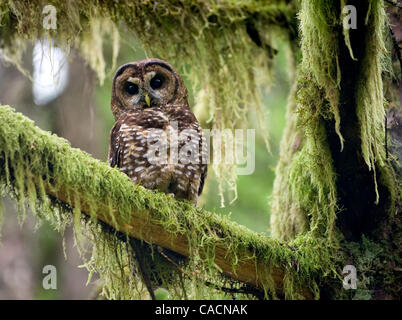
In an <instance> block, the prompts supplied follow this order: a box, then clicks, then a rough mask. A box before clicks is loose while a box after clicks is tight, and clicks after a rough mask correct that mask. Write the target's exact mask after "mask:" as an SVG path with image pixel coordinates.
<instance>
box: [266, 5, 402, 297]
mask: <svg viewBox="0 0 402 320" xmlns="http://www.w3.org/2000/svg"><path fill="white" fill-rule="evenodd" d="M318 3H319V4H316V5H315V6H313V5H312V4H311V3H310V2H309V1H303V3H302V9H301V13H300V17H301V18H300V19H301V38H302V52H303V59H302V63H301V65H300V67H299V77H298V80H297V84H296V86H297V87H295V90H294V91H293V95H294V97H293V99H291V100H290V102H289V107H288V123H287V127H286V129H285V136H284V138H283V142H282V149H281V158H280V163H279V166H278V168H277V177H276V181H275V190H274V194H275V201H274V203H273V214H272V228H273V230H272V231H273V234H274V235H275V236H277V237H279V238H280V239H284V240H290V239H293V238H295V237H298V236H300V235H303V234H305V235H312V234H313V235H315V236H319V237H324V238H327V239H328V241H332V242H333V244H334V247H335V248H336V249H335V250H334V254H335V255H337V256H343V257H344V260H343V263H341V261H342V259H338V261H339V262H340V264H339V265H338V272H339V274H342V268H343V266H345V265H353V266H355V267H356V269H357V289H356V290H350V291H347V290H344V289H342V285H341V282H340V280H338V281H330V282H328V283H327V284H326V285H324V286H322V287H321V297H323V298H346V297H349V298H351V297H354V298H372V299H397V298H400V294H401V291H400V290H401V288H400V287H401V272H400V268H399V266H400V249H401V223H400V217H399V216H398V209H399V204H398V200H399V199H400V194H399V185H398V183H399V184H400V177H398V176H397V173H396V172H395V170H394V168H393V166H392V161H395V159H394V158H392V157H391V156H390V155H389V150H387V144H389V142H388V143H387V141H386V138H387V137H386V134H385V129H386V128H385V125H384V123H385V110H386V109H387V108H388V106H387V104H386V103H385V102H384V101H385V99H384V94H383V92H392V91H395V88H393V87H392V81H383V79H385V80H386V79H387V78H389V77H390V74H389V68H388V69H387V67H386V64H387V63H388V65H389V63H390V53H391V51H390V49H392V46H391V43H392V42H391V40H390V38H389V36H388V35H389V29H388V24H387V18H386V14H385V11H384V8H383V5H384V4H383V2H382V1H348V2H347V4H348V5H352V6H354V7H355V8H356V9H357V10H356V13H357V15H356V16H355V18H356V28H350V29H348V28H345V25H344V26H342V24H340V23H339V21H340V18H339V17H341V18H343V17H345V16H346V15H342V10H343V8H344V6H345V5H346V1H333V2H331V3H329V2H328V3H327V2H326V1H319V2H318ZM346 12H347V13H349V12H348V11H346ZM352 19H353V17H352ZM386 49H388V51H387V52H386ZM385 52H386V53H385ZM384 53H385V54H384ZM395 74H396V76H397V77H399V79H400V69H398V68H397V69H396V71H395ZM399 81H400V80H399ZM384 84H385V85H384ZM383 86H385V87H384V88H383ZM394 93H395V92H394ZM395 96H398V95H397V94H396V95H395V94H394V95H393V97H395ZM391 102H392V103H393V105H394V106H397V105H398V101H397V100H396V101H391ZM395 108H396V109H397V110H400V106H399V109H398V107H395ZM396 122H398V121H397V120H396ZM399 138H400V136H399ZM393 142H395V141H393ZM400 142H401V140H399V141H398V143H399V144H400ZM396 160H398V159H396ZM398 181H399V182H398ZM323 222H324V223H323Z"/></svg>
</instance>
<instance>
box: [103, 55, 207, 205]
mask: <svg viewBox="0 0 402 320" xmlns="http://www.w3.org/2000/svg"><path fill="white" fill-rule="evenodd" d="M111 109H112V112H113V115H114V117H115V120H116V122H115V124H114V126H113V128H112V130H111V133H110V140H109V155H108V158H109V163H110V165H111V166H112V167H115V166H117V167H118V168H119V169H120V170H121V171H122V172H124V173H125V174H127V175H128V176H129V177H130V179H131V180H132V181H133V182H134V183H137V184H140V185H142V186H143V187H145V188H147V189H156V190H159V191H161V192H164V193H166V194H171V195H174V196H175V197H176V198H177V199H185V200H189V201H191V202H193V203H196V202H197V199H198V196H199V195H200V194H201V192H202V190H203V187H204V181H205V178H206V175H207V163H206V158H207V147H206V140H205V137H204V136H203V134H202V129H201V127H200V125H199V123H198V121H197V119H196V117H195V115H194V114H193V112H192V111H191V110H190V108H189V105H188V102H187V89H186V87H185V86H184V83H183V80H182V78H181V77H180V76H179V74H178V73H177V72H176V71H175V70H174V69H173V67H172V66H171V65H170V64H168V63H167V62H165V61H162V60H159V59H146V60H142V61H138V62H131V63H127V64H125V65H123V66H121V67H120V68H119V69H118V70H117V72H116V74H115V76H114V79H113V89H112V101H111Z"/></svg>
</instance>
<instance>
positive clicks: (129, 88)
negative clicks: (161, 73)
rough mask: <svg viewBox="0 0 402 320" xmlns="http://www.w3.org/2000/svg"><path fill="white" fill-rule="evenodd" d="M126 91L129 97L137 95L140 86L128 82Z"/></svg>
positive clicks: (125, 87) (125, 86)
mask: <svg viewBox="0 0 402 320" xmlns="http://www.w3.org/2000/svg"><path fill="white" fill-rule="evenodd" d="M124 90H125V91H126V92H127V93H128V94H129V95H132V96H133V95H135V94H137V93H138V91H139V88H138V85H136V84H135V83H132V82H126V84H125V85H124Z"/></svg>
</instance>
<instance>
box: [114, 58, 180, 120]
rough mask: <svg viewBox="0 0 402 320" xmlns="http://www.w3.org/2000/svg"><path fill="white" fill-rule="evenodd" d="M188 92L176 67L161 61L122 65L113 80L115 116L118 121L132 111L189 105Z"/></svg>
mask: <svg viewBox="0 0 402 320" xmlns="http://www.w3.org/2000/svg"><path fill="white" fill-rule="evenodd" d="M186 103H187V89H186V87H185V86H184V83H183V80H182V79H181V77H180V76H179V75H178V73H177V72H176V71H175V70H174V69H173V67H172V66H171V65H170V64H168V63H167V62H165V61H163V60H159V59H146V60H141V61H138V62H130V63H127V64H125V65H122V66H121V67H120V68H119V69H118V70H117V72H116V74H115V76H114V78H113V90H112V103H111V107H112V112H113V115H114V117H115V119H116V120H117V119H118V118H119V117H120V115H121V114H122V113H123V112H125V111H127V110H128V109H132V108H155V107H163V106H165V105H167V104H186Z"/></svg>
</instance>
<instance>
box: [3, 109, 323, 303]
mask: <svg viewBox="0 0 402 320" xmlns="http://www.w3.org/2000/svg"><path fill="white" fill-rule="evenodd" d="M38 160H40V161H38ZM31 184H34V185H35V186H36V189H39V192H38V194H40V189H41V188H42V187H43V189H44V190H45V191H46V193H47V194H48V195H50V196H52V197H54V198H56V199H58V200H60V201H62V202H64V203H66V204H68V205H70V206H72V207H77V208H79V210H81V212H83V213H86V214H88V215H90V216H91V217H94V218H96V219H99V220H101V221H103V222H105V223H106V224H108V225H110V226H112V227H113V228H115V229H116V230H118V231H120V232H122V233H124V234H127V235H128V236H130V237H133V238H137V239H142V240H144V241H146V242H148V243H152V244H157V245H159V246H162V247H164V248H167V249H169V250H172V251H174V252H177V253H179V254H181V255H183V256H190V255H191V254H193V252H194V248H195V246H196V249H197V251H198V252H199V254H200V256H201V257H207V256H208V257H213V261H214V263H215V264H216V266H217V268H218V269H220V270H221V271H222V272H223V273H224V274H225V275H226V276H229V277H231V278H233V279H234V280H236V281H240V282H243V283H245V284H247V285H249V286H252V287H255V288H257V289H258V290H262V289H263V288H265V289H266V288H267V287H268V286H269V287H270V288H272V285H273V286H274V288H275V293H276V294H277V295H279V296H282V295H284V294H285V289H284V281H285V280H284V279H285V278H288V279H290V278H291V279H292V281H296V282H297V281H299V282H300V279H301V276H303V277H304V278H303V279H308V280H312V279H313V278H314V275H315V276H316V274H315V272H316V270H315V269H314V266H312V265H313V264H314V262H312V265H307V262H305V261H309V260H311V259H312V258H310V257H308V256H307V255H306V253H305V251H303V250H296V249H294V248H293V247H291V246H288V245H284V244H283V243H280V242H278V241H277V240H274V239H271V238H268V237H265V236H263V235H259V234H255V233H253V232H251V231H250V230H248V229H246V228H244V227H242V226H239V225H237V224H235V223H233V222H230V221H227V220H226V219H224V218H222V217H220V216H218V215H216V214H214V213H211V212H207V211H204V210H202V209H200V208H194V207H193V206H192V205H191V204H189V203H187V202H179V201H176V200H174V199H171V198H170V197H167V196H165V195H164V194H161V193H158V192H153V191H149V190H146V189H144V188H142V187H140V186H138V185H134V184H133V183H131V181H130V180H129V179H128V177H127V176H125V175H124V174H122V173H120V172H119V171H118V170H117V169H114V168H110V167H108V166H107V165H106V163H102V162H100V161H98V160H95V159H93V158H91V157H90V156H89V155H88V154H86V153H84V152H82V151H80V150H78V149H74V148H71V147H70V146H69V144H68V143H67V142H66V141H65V140H64V139H61V138H58V137H56V136H55V135H50V134H49V133H47V132H45V131H42V130H41V129H39V128H37V127H35V126H34V125H33V123H32V121H30V120H29V119H27V118H26V117H24V116H23V115H21V114H19V113H15V112H14V111H13V109H12V108H10V107H7V106H0V190H3V192H4V191H6V192H7V193H11V192H12V190H14V193H15V194H16V195H17V197H18V198H19V199H20V200H21V198H22V197H23V196H22V194H23V193H28V195H27V198H32V194H31V193H32V188H31V189H30V188H29V185H31ZM36 198H37V199H36V200H39V201H43V199H42V198H41V197H40V196H39V195H37V196H36ZM36 200H35V201H36ZM192 239H195V240H196V241H197V243H196V244H194V243H192ZM198 239H203V241H202V243H201V242H199V241H200V240H198ZM308 252H310V251H308ZM319 253H320V252H319V248H317V252H316V253H314V255H316V254H318V255H319ZM304 259H306V260H304ZM272 282H273V283H272ZM302 282H303V281H302ZM304 285H306V284H305V283H303V286H304ZM300 294H301V296H304V297H305V298H312V294H311V293H310V291H309V290H308V289H307V286H306V287H302V288H301V291H300Z"/></svg>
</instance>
